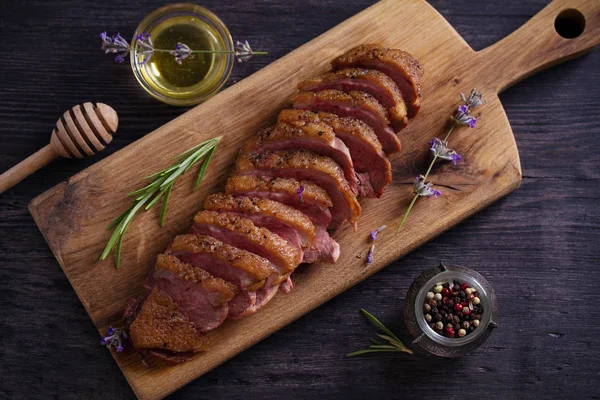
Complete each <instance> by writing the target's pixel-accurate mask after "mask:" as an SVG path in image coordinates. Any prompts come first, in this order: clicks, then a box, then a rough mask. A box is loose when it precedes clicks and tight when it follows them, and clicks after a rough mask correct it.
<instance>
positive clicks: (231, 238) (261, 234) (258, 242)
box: [190, 211, 302, 284]
mask: <svg viewBox="0 0 600 400" xmlns="http://www.w3.org/2000/svg"><path fill="white" fill-rule="evenodd" d="M190 233H195V234H200V235H206V236H212V237H214V238H215V239H217V240H220V241H222V242H224V243H226V244H229V245H231V246H235V247H237V248H239V249H242V250H246V251H249V252H251V253H254V254H256V255H258V256H260V257H263V258H266V259H267V260H269V261H270V262H271V264H273V266H274V267H275V268H276V269H277V272H278V273H279V276H280V277H281V280H280V281H277V280H275V281H273V284H278V283H280V282H281V281H283V280H285V279H286V278H287V276H288V275H289V273H290V272H292V271H293V270H294V269H295V268H296V267H297V266H298V264H300V262H301V261H302V255H301V254H300V253H299V252H298V249H297V248H296V247H294V246H292V245H291V244H290V243H288V242H287V241H286V240H285V239H283V238H282V237H280V236H278V235H276V234H274V233H273V232H271V231H269V230H268V229H265V228H260V227H258V226H256V225H254V223H253V222H252V221H251V220H250V219H248V218H244V217H241V216H239V215H236V214H230V213H220V212H216V211H200V212H199V213H197V214H196V216H195V217H194V224H193V225H192V227H191V228H190Z"/></svg>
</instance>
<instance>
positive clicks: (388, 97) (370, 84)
mask: <svg viewBox="0 0 600 400" xmlns="http://www.w3.org/2000/svg"><path fill="white" fill-rule="evenodd" d="M324 89H336V90H341V91H342V92H346V93H350V92H353V91H359V92H365V93H368V94H370V95H371V96H373V97H375V98H376V99H377V100H378V101H379V102H380V103H381V105H383V106H384V107H386V108H387V110H388V113H389V116H390V120H391V121H392V126H393V127H394V129H395V130H396V131H399V130H401V129H403V128H404V127H405V126H406V124H407V117H406V113H407V110H406V103H405V102H404V99H403V98H402V93H400V89H398V85H396V83H395V82H394V80H393V79H392V78H390V77H389V76H387V75H386V74H384V73H383V72H380V71H377V70H373V69H364V68H347V69H342V70H339V71H333V72H326V73H324V74H323V75H319V76H317V77H314V78H309V79H307V80H305V81H303V82H300V83H299V84H298V90H305V91H310V92H317V91H319V90H324Z"/></svg>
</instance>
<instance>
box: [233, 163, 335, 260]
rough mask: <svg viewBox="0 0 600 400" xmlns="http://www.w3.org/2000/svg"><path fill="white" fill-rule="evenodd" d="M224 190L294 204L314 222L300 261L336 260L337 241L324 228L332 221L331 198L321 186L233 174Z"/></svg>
mask: <svg viewBox="0 0 600 400" xmlns="http://www.w3.org/2000/svg"><path fill="white" fill-rule="evenodd" d="M226 192H227V193H229V194H232V195H234V196H237V195H247V196H251V197H259V198H266V199H272V200H276V201H278V202H280V203H283V204H286V205H289V206H291V207H294V208H296V209H297V210H299V211H301V212H302V213H303V214H305V215H306V216H307V217H308V218H310V220H311V221H312V222H313V224H314V225H315V235H316V240H315V242H314V244H313V245H312V246H311V247H309V248H307V249H306V248H305V249H304V255H303V260H302V261H303V262H306V263H312V262H317V261H325V262H329V263H335V262H336V261H337V259H338V258H339V256H340V245H339V244H338V243H337V242H336V241H335V240H333V239H332V238H331V237H330V236H329V233H328V232H327V230H326V228H327V226H328V225H329V223H330V221H331V213H330V212H329V207H331V206H333V203H332V202H331V198H330V197H329V195H328V194H327V192H326V191H325V190H324V189H323V188H321V187H320V186H317V185H315V184H314V183H311V182H308V181H301V182H299V181H297V180H295V179H291V178H272V177H263V176H256V175H233V176H231V177H230V178H229V180H228V181H227V186H226Z"/></svg>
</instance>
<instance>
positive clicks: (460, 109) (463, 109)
mask: <svg viewBox="0 0 600 400" xmlns="http://www.w3.org/2000/svg"><path fill="white" fill-rule="evenodd" d="M461 94H462V93H461ZM467 111H469V107H467V106H466V105H462V106H458V112H459V113H461V114H466V113H467Z"/></svg>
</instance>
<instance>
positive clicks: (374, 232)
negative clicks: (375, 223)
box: [369, 225, 386, 241]
mask: <svg viewBox="0 0 600 400" xmlns="http://www.w3.org/2000/svg"><path fill="white" fill-rule="evenodd" d="M385 228H386V226H385V225H382V226H380V227H379V228H377V229H375V230H374V231H371V232H370V233H369V235H370V236H371V240H372V241H375V239H377V235H378V234H379V232H381V231H382V230H384V229H385Z"/></svg>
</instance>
